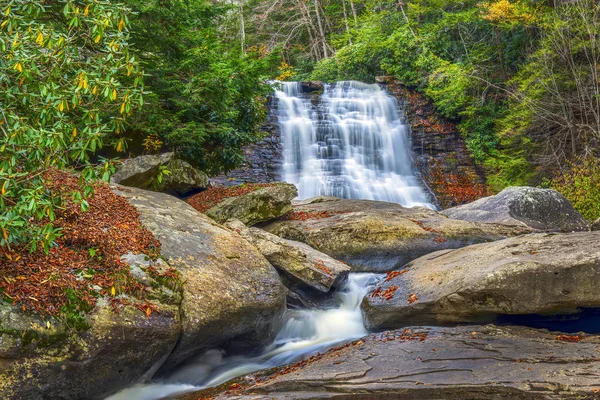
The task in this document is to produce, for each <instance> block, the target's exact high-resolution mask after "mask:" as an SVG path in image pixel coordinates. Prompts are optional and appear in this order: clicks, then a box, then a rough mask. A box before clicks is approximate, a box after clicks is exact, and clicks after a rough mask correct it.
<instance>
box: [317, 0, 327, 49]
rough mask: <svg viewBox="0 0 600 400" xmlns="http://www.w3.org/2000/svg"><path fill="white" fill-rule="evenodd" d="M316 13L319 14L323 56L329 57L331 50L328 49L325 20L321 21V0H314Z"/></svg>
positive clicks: (318, 22)
mask: <svg viewBox="0 0 600 400" xmlns="http://www.w3.org/2000/svg"><path fill="white" fill-rule="evenodd" d="M314 3H315V13H316V14H317V26H318V27H319V36H320V38H321V44H322V45H323V56H324V57H325V58H328V57H329V51H328V49H327V40H326V39H325V30H324V29H323V22H322V21H321V13H320V12H319V8H320V6H319V0H314Z"/></svg>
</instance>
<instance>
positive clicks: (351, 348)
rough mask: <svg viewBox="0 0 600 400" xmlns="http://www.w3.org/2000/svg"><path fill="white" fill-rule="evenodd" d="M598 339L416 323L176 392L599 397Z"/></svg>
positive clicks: (461, 398)
mask: <svg viewBox="0 0 600 400" xmlns="http://www.w3.org/2000/svg"><path fill="white" fill-rule="evenodd" d="M599 346H600V337H598V336H591V337H588V338H584V339H582V340H581V341H579V342H568V341H561V340H557V334H551V333H548V332H543V331H536V330H533V329H527V328H519V327H502V328H500V327H496V326H493V325H488V326H465V327H458V328H439V329H434V330H431V328H411V329H409V330H406V331H405V330H399V331H388V332H384V333H382V334H379V335H374V336H370V337H368V338H366V339H363V340H361V341H359V342H353V343H351V344H350V345H347V346H341V347H339V348H336V349H332V350H330V351H328V352H327V353H325V354H323V355H319V356H317V357H315V358H314V359H312V360H311V361H309V362H300V363H297V364H294V365H291V366H288V367H283V368H280V369H277V370H274V371H269V372H263V373H257V374H253V375H249V376H246V377H243V378H240V379H238V380H235V381H229V382H227V383H225V384H223V385H222V386H221V387H219V388H216V389H208V390H205V391H200V392H196V393H193V394H188V395H182V396H179V397H178V398H179V399H181V400H191V399H197V398H215V399H230V398H236V399H240V400H242V399H243V400H253V399H257V400H258V399H265V398H269V399H276V400H292V399H293V400H296V399H315V398H319V399H332V398H335V399H340V398H343V399H414V400H429V399H454V400H492V399H493V400H496V399H522V400H525V399H556V400H558V399H595V398H597V394H596V393H597V392H598V389H600V362H599V361H598V352H597V350H598V347H599ZM225 391H227V392H225ZM213 396H214V397H213Z"/></svg>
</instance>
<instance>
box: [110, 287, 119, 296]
mask: <svg viewBox="0 0 600 400" xmlns="http://www.w3.org/2000/svg"><path fill="white" fill-rule="evenodd" d="M110 294H111V295H112V296H114V295H116V294H117V291H116V290H115V287H114V286H113V287H111V288H110Z"/></svg>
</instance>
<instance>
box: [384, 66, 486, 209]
mask: <svg viewBox="0 0 600 400" xmlns="http://www.w3.org/2000/svg"><path fill="white" fill-rule="evenodd" d="M378 82H379V83H380V84H381V85H382V87H384V88H385V89H387V91H388V92H389V93H390V94H391V95H393V96H394V97H396V98H397V99H398V102H399V105H400V108H404V109H405V113H406V114H405V115H406V117H407V120H408V123H409V124H410V126H411V139H412V147H413V154H414V158H415V167H416V169H417V171H418V172H419V173H420V175H421V177H422V179H423V180H424V181H425V183H426V184H427V186H428V187H429V189H430V190H431V192H433V193H434V194H435V196H436V197H437V199H438V203H439V206H440V207H441V208H443V209H445V208H448V207H453V206H456V205H459V204H464V203H469V202H471V201H474V200H477V199H478V198H480V197H484V196H487V195H488V192H487V188H486V186H485V174H484V171H483V170H482V169H481V168H478V167H477V166H476V165H475V162H474V161H473V158H472V157H471V155H470V153H469V151H468V150H467V147H466V145H465V142H464V140H463V138H462V137H461V134H460V132H458V129H456V126H455V125H454V124H453V123H451V122H448V121H446V120H445V119H443V118H441V117H440V116H439V115H438V114H437V113H436V111H435V108H434V106H433V104H431V103H430V102H429V101H428V99H427V98H426V97H425V96H424V95H423V94H421V93H418V92H415V91H414V90H411V89H408V88H406V87H405V86H403V85H401V84H400V83H398V82H397V81H396V80H394V79H392V78H388V77H380V78H378Z"/></svg>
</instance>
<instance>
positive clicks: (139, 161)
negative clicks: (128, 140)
mask: <svg viewBox="0 0 600 400" xmlns="http://www.w3.org/2000/svg"><path fill="white" fill-rule="evenodd" d="M161 168H165V169H167V170H168V171H169V172H170V173H169V174H163V175H162V178H161V180H160V182H159V179H158V175H159V174H160V172H161ZM111 182H112V183H117V184H120V185H124V186H131V187H136V188H140V189H148V190H153V191H156V192H166V193H170V194H173V195H177V196H185V195H187V194H190V193H194V192H197V191H198V190H201V189H205V188H207V187H208V186H209V182H208V176H207V175H206V174H205V173H204V172H201V171H198V170H197V169H196V168H194V167H192V166H191V165H190V164H189V163H188V162H186V161H183V160H180V159H177V158H175V156H174V154H173V153H164V154H160V155H145V156H139V157H135V158H130V159H128V160H125V161H123V162H122V163H121V164H120V165H119V167H118V168H117V171H116V173H115V174H114V175H113V176H112V178H111Z"/></svg>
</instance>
